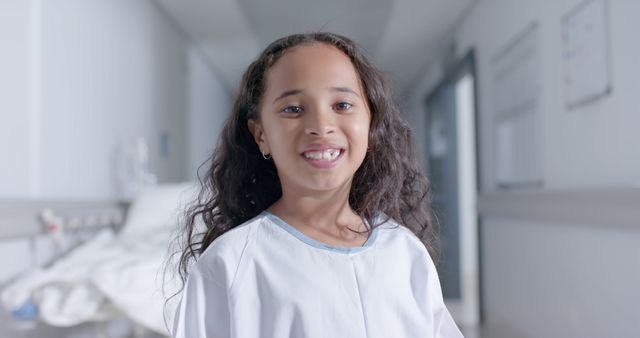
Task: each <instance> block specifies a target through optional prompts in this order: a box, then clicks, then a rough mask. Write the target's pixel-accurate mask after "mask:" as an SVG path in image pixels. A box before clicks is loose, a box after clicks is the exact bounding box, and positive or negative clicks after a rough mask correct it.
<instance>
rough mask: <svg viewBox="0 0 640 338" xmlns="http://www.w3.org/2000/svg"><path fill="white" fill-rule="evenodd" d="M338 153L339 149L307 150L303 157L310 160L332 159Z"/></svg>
mask: <svg viewBox="0 0 640 338" xmlns="http://www.w3.org/2000/svg"><path fill="white" fill-rule="evenodd" d="M338 155H340V149H327V150H324V151H308V152H306V153H304V157H306V158H310V159H312V160H324V161H333V160H335V159H336V157H338Z"/></svg>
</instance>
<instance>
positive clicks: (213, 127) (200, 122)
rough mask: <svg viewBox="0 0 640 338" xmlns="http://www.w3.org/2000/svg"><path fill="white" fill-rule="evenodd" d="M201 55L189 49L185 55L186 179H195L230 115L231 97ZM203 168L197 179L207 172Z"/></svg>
mask: <svg viewBox="0 0 640 338" xmlns="http://www.w3.org/2000/svg"><path fill="white" fill-rule="evenodd" d="M202 55H203V54H202V53H201V52H200V51H198V50H196V49H194V48H192V49H191V51H190V53H189V102H188V104H189V167H188V175H189V178H192V179H195V178H196V173H197V170H198V167H199V166H200V165H201V164H203V163H204V162H205V161H206V160H207V159H208V158H209V156H211V153H212V151H213V149H214V147H215V145H216V143H217V141H218V137H219V134H220V131H221V130H222V126H223V124H224V122H225V121H226V118H227V116H228V115H229V112H230V111H231V100H230V99H231V93H230V90H228V89H227V88H226V87H225V86H224V83H223V82H222V81H221V79H222V77H221V76H218V74H217V73H216V72H214V71H212V66H211V65H210V64H209V63H208V62H206V59H205V58H204V57H203V56H202ZM207 169H208V168H207V166H206V165H204V166H203V167H202V168H201V169H200V175H201V176H202V175H204V173H205V172H206V170H207Z"/></svg>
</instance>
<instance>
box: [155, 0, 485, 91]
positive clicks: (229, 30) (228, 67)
mask: <svg viewBox="0 0 640 338" xmlns="http://www.w3.org/2000/svg"><path fill="white" fill-rule="evenodd" d="M156 1H157V2H158V4H159V5H160V7H161V8H162V9H163V10H164V11H165V12H166V13H167V15H168V16H169V17H170V18H171V19H172V20H173V21H174V22H175V23H176V24H177V25H178V26H179V27H180V29H181V30H182V31H183V32H185V34H187V35H188V37H189V39H190V40H191V42H192V43H193V44H195V45H196V46H197V48H198V49H200V50H201V51H202V52H203V53H204V55H205V56H206V57H207V58H208V59H209V61H210V62H211V64H212V65H213V66H214V67H215V68H216V70H217V72H218V73H219V74H220V75H221V77H222V78H223V80H224V82H225V83H226V84H227V85H228V87H229V88H232V89H233V91H235V89H236V88H237V86H238V83H239V80H240V77H241V75H242V72H243V71H244V69H245V68H246V67H247V65H248V64H249V63H250V62H251V61H252V60H253V59H254V58H255V57H256V56H257V54H258V53H259V52H260V51H261V50H262V49H263V48H264V47H266V46H267V45H268V44H269V43H270V42H272V41H273V40H275V39H277V38H279V37H282V36H285V35H288V34H292V33H300V32H310V31H319V30H322V31H331V32H335V33H339V34H343V35H346V36H348V37H350V38H351V39H353V40H354V41H355V42H356V43H358V44H359V45H360V46H361V47H363V48H364V49H365V50H366V51H367V53H368V55H369V56H370V58H371V59H372V60H373V61H374V63H375V64H376V65H377V66H378V67H379V68H380V69H382V70H383V71H384V72H385V73H386V74H387V76H388V78H389V79H390V80H391V81H393V82H394V84H395V85H396V86H397V91H398V92H400V93H402V92H406V91H407V90H408V89H409V88H410V86H411V85H412V84H414V82H415V81H416V80H417V79H418V78H417V74H420V73H421V71H422V70H423V69H424V67H425V66H426V65H427V64H428V62H429V61H430V60H431V59H432V58H433V57H434V56H435V55H438V53H439V51H438V49H439V48H442V45H443V42H444V40H445V39H446V36H447V34H448V33H449V32H450V31H451V30H452V29H453V27H454V26H455V25H456V24H457V23H458V22H459V20H461V18H462V17H464V15H465V13H466V12H467V11H468V9H469V8H470V6H471V5H472V4H473V3H474V2H475V1H477V0H395V1H387V0H324V1H312V0H297V1H296V0H269V1H265V0H180V1H176V0H156Z"/></svg>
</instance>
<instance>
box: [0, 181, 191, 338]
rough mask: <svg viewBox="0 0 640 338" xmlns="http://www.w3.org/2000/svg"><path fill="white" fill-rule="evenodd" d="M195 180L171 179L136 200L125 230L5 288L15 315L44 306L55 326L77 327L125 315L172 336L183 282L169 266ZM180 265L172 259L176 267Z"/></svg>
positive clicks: (107, 231)
mask: <svg viewBox="0 0 640 338" xmlns="http://www.w3.org/2000/svg"><path fill="white" fill-rule="evenodd" d="M195 190H196V187H195V184H194V183H191V182H190V183H182V184H167V185H160V186H157V187H153V188H148V189H146V190H144V191H142V192H141V193H140V194H138V196H137V197H136V198H134V199H133V201H132V203H131V205H130V207H129V209H128V212H127V216H126V219H125V221H124V223H123V225H122V227H121V228H120V229H118V230H114V229H113V228H104V229H101V230H99V231H98V232H97V233H96V234H95V236H93V237H92V238H91V239H89V240H87V241H85V242H84V243H82V244H81V245H78V246H77V247H75V248H74V249H73V250H71V251H70V252H68V253H66V254H64V255H63V256H61V257H60V258H59V259H56V260H55V261H54V262H53V263H52V264H50V266H48V267H44V268H36V269H33V270H31V271H28V272H27V273H25V274H23V275H21V276H19V277H18V278H17V279H15V280H13V281H12V282H11V283H9V284H8V285H6V286H5V287H4V288H3V290H2V294H1V299H2V303H3V305H4V308H5V309H6V310H8V311H9V312H13V313H16V311H20V310H23V309H24V308H25V306H27V307H29V306H32V307H35V308H37V318H38V320H40V321H43V322H45V323H47V324H49V325H53V326H61V327H71V326H75V325H78V324H82V323H86V322H96V323H100V322H105V321H108V320H110V319H113V318H118V317H122V316H125V317H127V318H129V319H130V320H131V321H132V322H134V323H135V324H136V325H137V326H138V330H136V331H137V332H142V331H144V330H149V331H151V332H155V333H157V334H160V335H163V336H169V330H168V328H169V325H170V323H171V320H172V316H173V314H174V309H175V306H176V305H177V304H176V303H177V301H178V300H179V297H173V298H172V299H170V301H169V302H168V303H166V304H165V299H166V298H167V297H168V296H170V295H173V294H174V293H175V292H176V290H178V286H179V283H178V279H177V277H173V278H172V276H175V275H174V274H171V273H170V272H171V270H168V273H167V274H166V276H167V277H168V278H167V279H165V278H164V277H165V274H164V269H163V268H164V266H165V263H166V260H167V259H168V257H169V256H168V253H169V242H170V241H171V240H172V239H173V238H174V237H175V234H176V233H175V230H176V229H177V225H178V219H179V217H180V215H181V211H182V210H184V207H185V206H186V204H187V203H189V202H190V201H191V200H192V199H193V198H194V197H195ZM172 266H175V265H174V264H169V267H172Z"/></svg>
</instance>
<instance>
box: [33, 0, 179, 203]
mask: <svg viewBox="0 0 640 338" xmlns="http://www.w3.org/2000/svg"><path fill="white" fill-rule="evenodd" d="M42 45H43V47H42V101H41V102H42V109H41V117H40V154H41V161H40V162H41V165H40V167H39V168H38V169H39V170H38V181H39V182H40V184H41V187H40V196H41V197H56V198H58V197H66V198H108V197H112V196H114V195H115V194H116V190H115V189H116V187H115V184H114V176H113V175H114V174H113V162H112V161H113V157H112V156H113V152H114V150H115V147H116V146H117V145H118V142H119V141H121V140H122V139H127V138H133V137H137V136H144V137H145V138H146V139H147V142H148V144H149V150H150V153H149V156H150V161H151V163H150V167H151V171H152V172H154V173H155V174H156V175H158V178H159V181H161V182H162V181H164V182H167V181H168V182H175V181H180V180H183V179H185V178H186V177H187V172H186V169H187V165H186V164H187V151H186V150H187V141H186V128H187V125H186V120H187V118H186V117H187V111H186V88H187V86H186V85H187V80H186V76H187V74H186V69H187V60H188V59H187V53H186V49H187V44H186V41H185V40H184V39H183V38H182V37H181V36H180V34H179V33H178V32H177V31H176V30H175V29H173V27H172V26H171V25H170V24H169V23H168V22H167V20H165V19H164V18H163V16H162V15H160V13H159V12H158V11H157V9H156V8H155V6H154V5H153V4H151V3H150V2H149V1H126V0H117V1H100V0H92V1H85V0H67V1H63V2H50V1H43V2H42ZM162 133H167V134H168V139H169V144H168V145H169V148H168V149H169V151H168V154H167V155H166V156H162V155H161V151H160V138H161V134H162ZM70 187H73V188H70Z"/></svg>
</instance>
